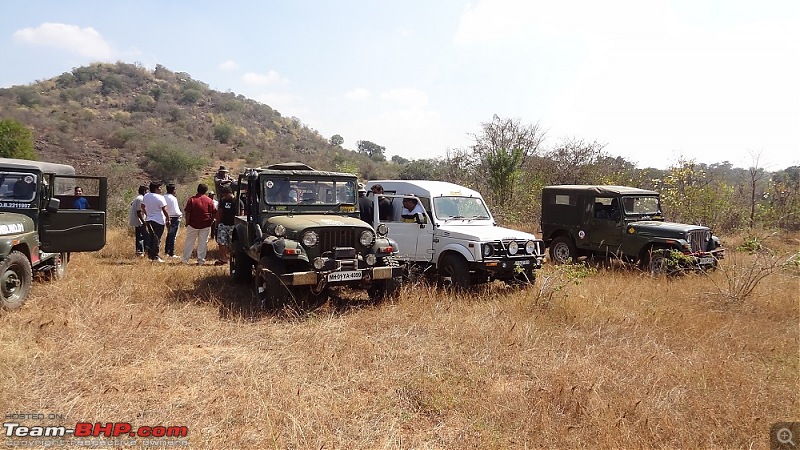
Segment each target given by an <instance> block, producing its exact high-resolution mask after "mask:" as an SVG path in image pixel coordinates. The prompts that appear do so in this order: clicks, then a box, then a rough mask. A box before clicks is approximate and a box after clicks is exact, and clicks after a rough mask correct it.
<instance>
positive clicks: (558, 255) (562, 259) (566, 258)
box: [550, 236, 577, 264]
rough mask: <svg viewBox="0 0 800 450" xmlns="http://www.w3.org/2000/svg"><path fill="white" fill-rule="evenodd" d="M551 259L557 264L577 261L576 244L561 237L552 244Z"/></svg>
mask: <svg viewBox="0 0 800 450" xmlns="http://www.w3.org/2000/svg"><path fill="white" fill-rule="evenodd" d="M550 259H551V260H552V261H553V262H554V263H556V264H567V263H569V262H576V261H577V254H576V252H575V244H573V243H572V239H570V238H568V237H566V236H559V237H557V238H555V239H553V242H551V243H550Z"/></svg>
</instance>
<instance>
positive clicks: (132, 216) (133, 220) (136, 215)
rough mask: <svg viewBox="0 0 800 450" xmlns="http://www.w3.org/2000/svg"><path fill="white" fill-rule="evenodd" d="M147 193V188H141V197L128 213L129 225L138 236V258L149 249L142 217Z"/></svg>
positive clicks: (134, 202) (134, 200) (138, 197)
mask: <svg viewBox="0 0 800 450" xmlns="http://www.w3.org/2000/svg"><path fill="white" fill-rule="evenodd" d="M146 193H147V186H139V195H137V196H136V197H135V198H134V199H133V201H132V202H131V209H130V211H129V212H128V225H129V226H131V227H133V229H134V231H135V234H136V256H144V254H145V253H144V252H145V249H146V248H147V227H146V226H145V220H144V216H143V215H142V198H144V194H146Z"/></svg>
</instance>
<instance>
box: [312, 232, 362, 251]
mask: <svg viewBox="0 0 800 450" xmlns="http://www.w3.org/2000/svg"><path fill="white" fill-rule="evenodd" d="M314 231H316V232H317V234H318V235H319V249H320V252H327V251H330V250H333V248H334V247H354V248H361V244H359V242H358V238H359V235H360V234H361V232H362V231H364V230H363V229H361V228H318V229H316V230H314Z"/></svg>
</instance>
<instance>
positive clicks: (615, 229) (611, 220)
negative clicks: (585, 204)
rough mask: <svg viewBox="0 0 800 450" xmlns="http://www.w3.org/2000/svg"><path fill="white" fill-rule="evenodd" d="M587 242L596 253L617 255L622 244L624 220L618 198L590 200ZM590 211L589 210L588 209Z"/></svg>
mask: <svg viewBox="0 0 800 450" xmlns="http://www.w3.org/2000/svg"><path fill="white" fill-rule="evenodd" d="M589 200H590V204H589V206H590V208H591V209H590V210H589V211H587V212H588V214H587V215H588V216H589V217H588V218H587V221H586V222H587V223H588V224H589V226H588V227H587V228H588V233H587V234H588V235H587V236H586V237H587V240H588V241H589V244H590V245H591V249H592V250H594V251H600V252H603V253H617V252H618V251H619V247H620V245H621V244H622V229H623V226H622V218H621V211H620V208H619V199H618V198H616V197H594V198H589ZM587 209H589V208H587Z"/></svg>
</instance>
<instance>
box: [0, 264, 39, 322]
mask: <svg viewBox="0 0 800 450" xmlns="http://www.w3.org/2000/svg"><path fill="white" fill-rule="evenodd" d="M32 282H33V273H32V270H31V262H30V261H29V260H28V258H27V257H26V256H25V255H23V254H22V253H21V252H19V251H16V250H15V251H13V252H11V253H10V254H9V255H8V257H7V258H6V259H4V260H3V261H2V262H0V308H3V309H17V308H19V307H20V306H22V304H23V303H25V300H26V299H27V298H28V294H29V293H30V291H31V283H32Z"/></svg>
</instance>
